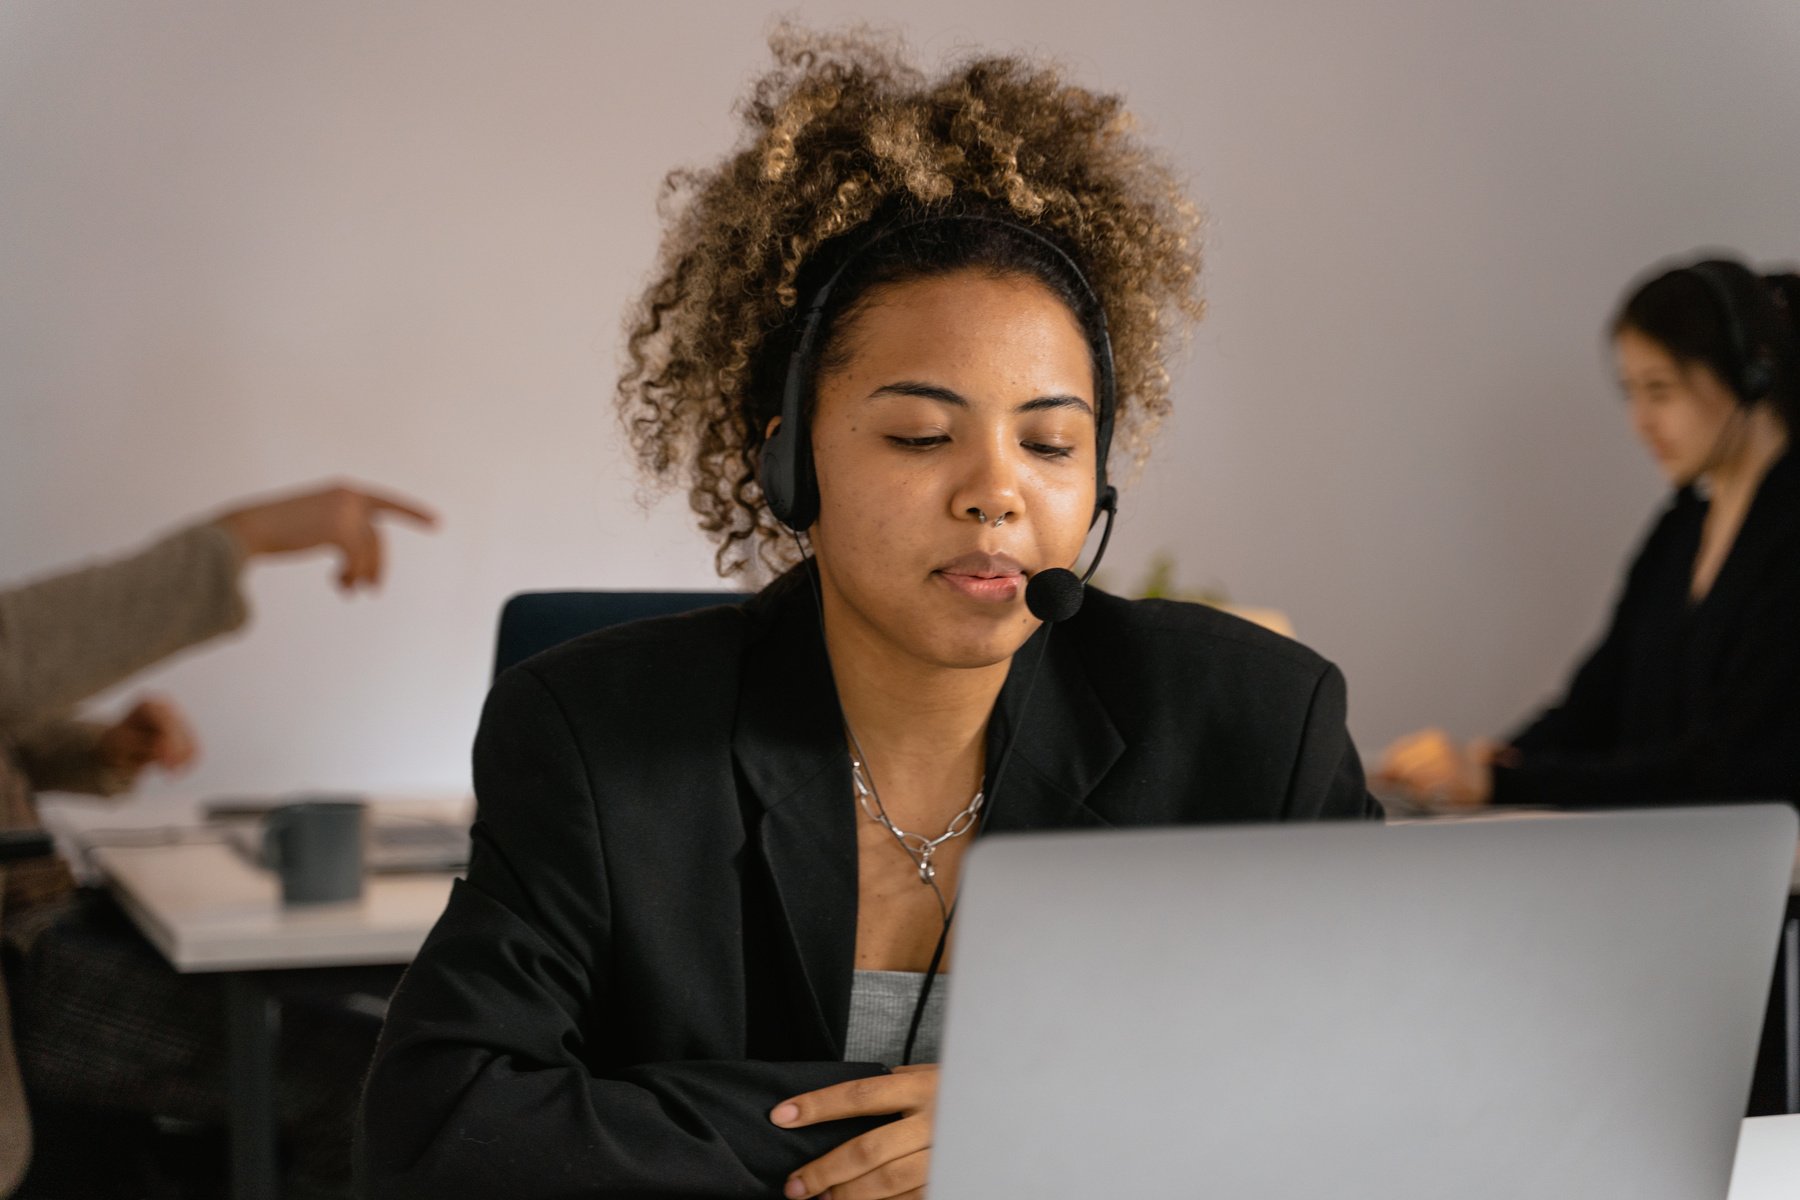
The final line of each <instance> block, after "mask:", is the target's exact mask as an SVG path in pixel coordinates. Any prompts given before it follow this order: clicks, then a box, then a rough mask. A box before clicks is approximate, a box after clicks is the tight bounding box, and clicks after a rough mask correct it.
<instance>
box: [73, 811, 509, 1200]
mask: <svg viewBox="0 0 1800 1200" xmlns="http://www.w3.org/2000/svg"><path fill="white" fill-rule="evenodd" d="M367 799H368V801H369V803H370V805H371V807H372V808H374V809H376V810H377V811H380V812H387V813H399V814H404V815H406V816H411V817H419V816H436V817H441V818H445V819H452V820H462V821H467V820H468V819H469V815H470V814H471V812H472V809H473V805H472V802H471V801H470V800H469V798H467V797H425V798H404V797H380V796H371V797H368V798H367ZM197 809H198V805H197V804H196V802H195V801H193V800H191V799H185V798H171V797H157V798H155V799H153V800H148V801H143V802H127V803H125V804H120V805H112V804H106V803H103V802H93V801H86V802H83V801H58V802H55V803H53V804H49V805H46V806H45V811H44V823H45V825H46V826H48V827H49V828H50V829H51V831H52V832H53V833H55V834H56V835H57V839H58V841H59V842H60V843H62V844H63V846H64V848H65V851H66V852H69V853H70V857H71V859H72V860H73V861H74V862H75V863H76V865H77V867H78V869H79V871H80V873H81V874H83V875H86V876H87V877H88V878H89V879H90V880H92V881H95V882H104V883H105V884H106V886H107V887H108V888H109V889H110V890H111V891H112V893H113V895H114V897H115V898H116V899H117V900H118V903H119V906H120V907H121V908H122V909H124V911H125V912H126V914H127V915H128V916H129V917H130V918H131V920H132V923H133V924H135V925H136V926H137V928H138V930H139V931H140V932H142V933H143V935H144V936H145V937H146V938H147V939H148V940H149V941H150V943H151V944H152V945H154V946H155V947H156V948H157V949H158V950H159V951H161V952H162V954H163V957H165V958H167V959H168V960H169V963H170V965H172V966H173V967H174V968H175V969H176V970H177V971H180V972H182V973H183V974H202V973H207V974H213V975H216V976H217V977H218V978H219V979H220V980H221V986H222V987H223V989H224V993H225V1006H226V1020H227V1023H228V1028H227V1030H226V1033H227V1039H228V1044H229V1060H228V1062H229V1074H230V1080H229V1088H230V1099H231V1106H230V1121H231V1168H232V1170H231V1190H232V1195H233V1196H234V1197H236V1198H237V1200H273V1197H274V1196H275V1195H276V1190H277V1188H276V1166H275V1164H276V1120H275V1101H274V1063H275V1042H276V1038H277V1036H278V1033H279V1022H280V1004H279V1002H278V1001H277V999H276V998H275V995H274V993H273V992H272V991H271V990H270V987H269V983H270V981H271V980H274V979H276V978H277V976H276V975H273V974H271V973H273V972H282V971H294V970H307V969H314V968H332V967H360V966H374V965H400V964H404V963H408V962H411V961H412V959H413V956H414V955H415V954H417V953H418V950H419V947H420V945H422V944H423V943H424V941H425V938H426V935H427V934H429V933H430V932H431V928H432V926H433V925H435V924H436V923H437V919H438V916H439V914H440V913H442V912H443V910H444V905H445V903H446V901H447V900H448V899H449V896H450V887H451V884H452V881H453V876H451V875H448V874H421V875H371V876H369V877H368V879H367V880H366V882H365V885H364V891H363V896H362V899H360V900H358V901H355V902H352V903H346V904H328V905H317V906H307V907H304V908H286V907H284V906H283V905H282V903H281V897H280V885H279V883H278V881H277V880H276V878H275V877H274V875H273V874H271V873H270V872H268V871H266V870H264V869H263V868H261V867H258V866H255V865H254V864H252V863H251V862H249V861H248V860H247V859H246V858H245V857H244V856H243V855H242V854H240V853H239V852H238V851H237V849H236V848H235V847H233V846H231V845H230V844H228V843H227V842H226V841H225V840H224V834H223V831H222V830H218V829H210V830H209V829H207V828H206V827H204V826H202V825H201V824H200V822H199V820H198V812H197ZM288 978H290V979H295V978H301V977H288ZM307 978H316V977H307Z"/></svg>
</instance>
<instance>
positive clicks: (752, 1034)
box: [363, 33, 1368, 1200]
mask: <svg viewBox="0 0 1800 1200" xmlns="http://www.w3.org/2000/svg"><path fill="white" fill-rule="evenodd" d="M775 50H776V57H777V60H778V61H777V66H776V68H775V70H774V71H773V72H772V73H771V74H769V75H768V76H767V77H765V78H764V79H763V80H761V81H760V82H759V83H758V84H757V85H756V87H755V89H754V91H753V92H752V94H751V98H750V100H749V101H748V103H747V104H746V105H745V108H744V112H745V116H746V119H747V125H748V129H747V132H746V137H745V141H744V144H743V145H742V147H741V148H740V149H739V150H738V152H737V153H736V154H734V155H733V156H731V157H730V158H728V159H727V160H726V161H725V162H724V163H722V164H721V165H719V166H718V167H715V168H713V169H711V170H707V171H694V172H678V173H676V174H675V175H674V176H672V177H671V180H670V199H671V201H672V203H673V208H674V214H673V217H672V220H671V224H670V228H669V230H668V233H667V236H666V239H665V241H664V244H663V250H662V260H661V266H660V269H659V272H658V274H657V276H656V278H655V279H654V280H653V281H652V283H651V284H650V287H649V289H648V291H647V293H646V295H645V298H644V301H643V303H642V305H641V307H640V309H639V311H638V313H637V315H636V317H635V318H634V320H633V323H632V325H631V328H630V336H629V343H628V345H629V366H628V369H627V371H626V373H625V376H624V379H623V381H622V383H621V388H620V400H621V407H622V412H623V415H624V419H625V421H626V423H627V427H628V428H629V430H630V432H631V435H632V437H633V440H634V443H635V445H636V447H637V450H638V452H639V455H640V457H641V460H642V461H643V463H644V465H645V466H646V468H648V470H649V471H650V472H651V473H653V474H655V475H657V476H660V477H662V478H664V479H669V480H674V481H679V482H683V483H685V484H686V485H687V487H688V492H689V497H690V500H691V502H692V504H693V507H694V509H695V511H696V512H697V513H698V514H699V516H700V520H701V525H702V527H703V528H705V529H706V530H707V531H708V532H710V533H711V534H712V535H713V536H714V537H715V538H716V539H717V541H718V543H719V565H720V568H721V570H722V572H724V573H728V574H729V573H732V572H740V571H750V572H752V573H754V572H756V571H759V570H762V569H766V568H774V569H786V570H785V573H784V574H782V575H781V577H780V578H778V579H777V580H776V581H775V582H774V583H772V584H771V585H770V586H768V587H767V588H765V589H764V590H763V591H762V592H761V593H760V594H758V595H757V596H756V597H755V598H753V599H752V600H751V601H750V602H749V603H748V604H747V605H745V606H744V607H743V608H741V609H740V608H724V609H713V610H707V611H704V612H701V613H697V614H692V615H690V616H686V617H679V618H672V619H668V620H660V621H652V622H642V623H638V624H635V625H631V626H625V627H621V628H618V629H615V630H609V631H604V632H601V633H599V634H595V635H591V636H589V637H587V638H584V639H580V640H578V641H576V642H573V643H570V644H568V645H565V646H563V647H560V648H558V649H556V650H553V651H551V652H549V653H547V654H545V655H541V656H539V657H538V658H536V659H533V660H531V661H530V662H528V663H526V664H524V665H523V666H521V667H519V668H515V669H514V670H512V671H510V672H508V673H507V674H506V675H504V676H503V677H502V678H501V679H500V680H499V681H498V682H497V683H496V685H495V688H494V691H493V693H492V695H491V696H490V698H489V700H488V705H487V709H486V711H485V713H484V715H483V719H482V727H481V731H480V733H479V734H478V736H477V739H476V747H475V784H476V791H477V795H478V798H479V806H480V808H479V812H480V816H479V820H478V822H477V824H476V827H475V845H476V848H475V852H474V857H473V861H472V863H471V866H470V871H469V876H468V880H467V882H466V884H463V885H459V887H458V888H457V890H456V892H455V894H454V896H453V898H452V900H451V903H450V906H449V908H448V910H447V911H446V913H445V915H444V917H443V919H442V920H441V921H440V923H439V925H438V927H437V929H436V930H435V931H434V932H433V934H432V936H431V938H430V940H429V941H428V943H427V944H426V946H425V948H424V949H423V951H422V952H421V954H420V956H419V958H418V960H417V961H416V962H415V964H414V965H413V967H412V969H411V971H410V972H409V973H408V976H407V979H406V982H405V983H404V985H403V986H402V988H401V990H400V991H399V993H398V994H397V995H396V997H395V999H394V1003H393V1008H392V1011H391V1015H390V1017H389V1021H388V1025H387V1028H386V1030H385V1031H384V1033H383V1038H382V1044H381V1047H380V1049H379V1051H378V1053H377V1057H376V1062H375V1065H374V1067H373V1071H372V1074H371V1077H370V1080H369V1085H368V1089H367V1092H366V1094H365V1097H364V1109H363V1122H364V1146H365V1156H364V1163H363V1166H364V1171H365V1175H366V1178H367V1180H368V1183H369V1187H370V1191H371V1192H372V1194H374V1195H378V1196H427V1195H429V1196H432V1197H443V1196H454V1195H471V1196H474V1195H479V1196H492V1195H508V1196H516V1197H532V1196H552V1195H584V1196H633V1197H642V1196H657V1195H668V1196H683V1197H694V1196H765V1195H770V1194H775V1193H782V1194H786V1195H788V1196H795V1197H799V1196H816V1195H819V1194H821V1193H823V1192H824V1191H826V1190H827V1189H830V1191H831V1194H832V1195H833V1196H834V1197H837V1198H838V1200H858V1198H865V1200H873V1198H878V1197H895V1196H916V1195H919V1194H920V1190H921V1189H922V1187H923V1185H924V1182H925V1176H926V1169H927V1165H928V1161H929V1148H930V1144H931V1134H932V1104H933V1098H934V1096H935V1090H936V1068H935V1067H934V1066H931V1065H930V1064H931V1062H932V1061H933V1060H934V1059H935V1057H936V1046H935V1041H936V1028H937V1024H938V1019H939V1018H938V1014H939V1012H940V1010H941V1005H942V999H943V995H944V992H943V989H941V988H940V989H935V990H934V989H931V988H929V987H928V986H927V985H928V984H929V982H930V981H931V979H932V978H933V977H934V973H935V972H936V971H937V970H939V969H940V968H941V967H942V966H943V963H944V961H945V960H944V959H943V957H942V950H943V947H944V943H945V941H946V939H947V936H948V930H949V923H948V919H947V913H948V911H949V906H950V904H951V902H952V901H953V900H954V897H955V892H956V883H957V877H958V871H959V867H960V864H961V861H962V856H963V854H964V852H965V851H966V849H967V847H968V844H969V841H970V838H971V835H972V834H973V832H974V831H975V829H976V828H977V826H980V827H981V828H982V829H983V830H992V829H1000V830H1019V829H1044V828H1082V827H1087V828H1093V827H1106V826H1116V825H1153V824H1174V823H1192V822H1200V821H1251V820H1279V819H1310V818H1315V817H1319V816H1326V815H1333V816H1361V815H1364V814H1365V813H1366V812H1367V811H1368V797H1367V793H1366V791H1365V789H1364V787H1363V783H1362V775H1361V768H1360V766H1359V764H1358V761H1357V757H1356V752H1355V750H1354V748H1353V747H1352V745H1351V743H1350V740H1349V737H1348V735H1347V734H1346V732H1345V729H1344V704H1345V700H1344V686H1343V680H1342V677H1341V676H1340V675H1339V673H1338V672H1337V670H1336V669H1335V668H1334V667H1332V666H1331V665H1330V664H1328V663H1326V662H1324V661H1323V660H1322V659H1320V658H1319V657H1318V656H1316V655H1314V654H1312V653H1311V652H1310V651H1308V650H1306V649H1304V648H1303V647H1301V646H1299V645H1297V644H1296V643H1293V642H1291V641H1288V640H1286V639H1283V638H1280V637H1277V636H1275V635H1272V634H1269V633H1266V632H1265V631H1262V630H1259V629H1256V628H1254V627H1251V626H1249V625H1247V624H1245V623H1243V622H1240V621H1236V620H1234V619H1232V618H1229V617H1226V616H1224V615H1222V614H1218V613H1216V612H1213V611H1211V610H1207V609H1203V608H1199V607H1197V606H1190V605H1181V604H1170V603H1160V602H1143V603H1138V604H1131V603H1127V602H1124V601H1120V600H1116V599H1113V598H1112V597H1109V596H1105V595H1103V594H1100V593H1097V592H1095V593H1090V594H1089V595H1088V596H1087V599H1086V603H1085V604H1083V605H1082V606H1081V608H1080V612H1079V614H1078V615H1075V616H1073V617H1072V618H1070V619H1067V620H1064V621H1062V622H1061V623H1060V624H1058V625H1057V626H1056V627H1055V634H1054V636H1049V630H1048V628H1046V627H1042V626H1041V625H1040V622H1039V620H1038V619H1037V618H1036V617H1034V616H1033V615H1032V613H1031V612H1030V611H1028V609H1027V607H1026V604H1025V594H1024V593H1025V591H1026V585H1027V582H1028V581H1029V580H1031V579H1032V577H1033V576H1037V575H1039V574H1041V573H1042V572H1045V571H1047V570H1050V569H1053V568H1067V567H1069V566H1070V565H1072V564H1073V563H1074V562H1075V560H1076V557H1077V555H1078V554H1079V553H1080V551H1081V548H1082V544H1083V542H1084V540H1085V539H1086V537H1087V535H1088V532H1089V530H1090V528H1091V526H1092V525H1093V524H1094V522H1095V521H1096V520H1097V519H1099V518H1100V517H1102V516H1103V515H1106V514H1107V512H1108V510H1110V507H1111V496H1112V493H1111V490H1110V488H1109V486H1108V484H1107V471H1106V468H1107V450H1108V448H1109V442H1110V443H1111V444H1112V445H1115V446H1122V447H1125V448H1126V449H1127V451H1128V452H1129V451H1131V450H1139V449H1142V448H1143V447H1144V446H1145V445H1147V442H1148V439H1149V436H1150V434H1151V432H1152V431H1153V429H1154V427H1155V424H1156V422H1157V420H1158V419H1159V418H1160V417H1161V416H1162V415H1163V414H1164V413H1165V411H1166V410H1167V408H1168V403H1169V402H1168V381H1167V375H1166V373H1165V369H1164V359H1165V352H1166V350H1167V348H1168V346H1169V345H1170V343H1171V341H1172V340H1173V339H1174V338H1175V337H1176V336H1177V335H1179V334H1180V333H1181V332H1182V331H1183V328H1184V327H1185V325H1186V324H1187V323H1188V322H1190V321H1191V320H1192V319H1193V318H1194V317H1196V316H1198V314H1199V310H1200V304H1199V300H1198V297H1197V294H1196V280H1197V276H1198V269H1199V262H1198V247H1197V244H1196V241H1195V230H1196V218H1195V215H1194V212H1193V210H1192V207H1191V206H1190V205H1189V204H1188V203H1187V201H1186V199H1185V198H1184V197H1183V195H1182V193H1181V191H1180V189H1179V188H1178V186H1177V185H1176V184H1175V182H1174V181H1173V179H1172V178H1171V176H1170V174H1169V173H1168V171H1167V170H1166V169H1165V168H1164V167H1162V166H1161V165H1160V163H1159V162H1158V161H1157V160H1156V159H1155V158H1154V157H1153V156H1152V155H1150V154H1149V152H1147V151H1146V150H1145V149H1144V147H1143V146H1142V145H1141V144H1140V143H1139V142H1138V141H1137V140H1136V139H1135V138H1134V137H1133V136H1132V134H1131V133H1130V130H1129V126H1128V123H1127V121H1126V119H1125V114H1124V113H1123V111H1122V108H1121V106H1120V103H1119V101H1118V99H1117V98H1116V97H1112V96H1106V95H1100V94H1096V93H1093V92H1090V91H1087V90H1085V89H1082V88H1079V87H1076V86H1073V85H1071V84H1069V83H1067V82H1066V81H1064V80H1063V79H1062V78H1060V77H1059V76H1058V75H1057V74H1056V73H1055V72H1053V71H1051V70H1049V69H1047V68H1045V67H1042V66H1039V65H1035V64H1032V63H1029V62H1025V61H1021V60H1018V59H1010V58H986V59H979V60H976V61H974V62H971V63H968V64H965V65H963V66H960V67H958V68H956V69H953V70H951V71H950V72H948V73H947V74H945V75H944V76H942V77H941V78H937V79H929V78H926V77H925V76H923V75H922V74H920V73H919V72H917V71H915V70H914V69H912V68H911V67H910V66H908V65H907V64H906V63H905V61H904V60H903V59H902V58H901V57H900V56H899V55H898V53H897V52H895V51H894V50H892V49H891V48H889V47H887V46H886V45H884V44H882V43H880V42H877V41H874V40H872V39H869V38H867V37H861V36H857V37H843V38H819V37H808V36H803V35H796V34H791V33H790V34H783V35H779V36H778V37H777V39H776V41H775ZM790 531H791V532H790ZM801 547H809V548H810V555H809V556H808V558H807V561H805V562H804V563H801V564H800V565H798V566H791V564H794V563H795V562H796V560H797V559H798V558H799V557H800V554H801V549H800V548H801ZM1077 592H1079V589H1077ZM1071 882H1072V885H1073V883H1074V881H1071ZM1054 1052H1055V1048H1054V1047H1046V1053H1051V1054H1053V1053H1054ZM1071 1086H1075V1085H1074V1084H1073V1083H1071Z"/></svg>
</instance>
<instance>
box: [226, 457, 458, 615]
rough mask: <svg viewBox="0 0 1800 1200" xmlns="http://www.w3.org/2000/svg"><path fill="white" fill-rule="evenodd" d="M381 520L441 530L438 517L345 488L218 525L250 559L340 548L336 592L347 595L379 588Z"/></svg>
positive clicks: (238, 514) (244, 512)
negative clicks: (395, 519)
mask: <svg viewBox="0 0 1800 1200" xmlns="http://www.w3.org/2000/svg"><path fill="white" fill-rule="evenodd" d="M382 514H392V515H395V516H398V517H401V518H403V519H405V520H408V521H411V522H413V523H414V524H416V525H419V526H422V527H424V528H430V527H432V526H434V525H436V524H437V517H436V516H435V515H433V514H432V513H431V512H430V511H429V510H427V509H425V508H423V507H421V506H420V505H418V504H417V503H414V502H412V501H407V500H401V499H399V498H398V497H395V496H389V495H382V494H379V493H377V492H373V491H369V490H367V489H365V488H360V487H353V486H350V485H347V484H339V485H336V486H333V487H326V488H321V489H319V490H317V491H312V492H304V493H301V494H300V495H296V496H286V497H283V498H281V499H277V500H267V501H263V502H261V503H258V504H251V505H248V506H246V507H244V508H239V509H235V510H233V511H231V512H228V513H226V514H225V515H224V516H222V517H220V518H218V524H219V526H220V527H221V528H223V529H224V530H225V532H227V533H229V534H230V535H231V536H232V537H233V538H235V539H237V543H238V546H239V547H240V548H241V549H242V550H243V553H244V557H245V558H247V559H248V558H255V557H257V556H258V555H264V554H296V553H299V552H300V551H302V550H311V549H313V548H314V547H316V546H335V547H337V549H338V553H339V556H340V561H339V564H338V577H337V582H338V587H340V588H341V589H343V590H344V591H346V592H348V591H351V590H353V589H354V588H356V587H357V586H358V585H359V584H361V585H365V586H368V587H374V586H375V585H377V584H379V583H380V582H381V567H382V546H381V533H380V530H379V529H378V527H377V526H376V524H375V518H376V517H377V516H380V515H382Z"/></svg>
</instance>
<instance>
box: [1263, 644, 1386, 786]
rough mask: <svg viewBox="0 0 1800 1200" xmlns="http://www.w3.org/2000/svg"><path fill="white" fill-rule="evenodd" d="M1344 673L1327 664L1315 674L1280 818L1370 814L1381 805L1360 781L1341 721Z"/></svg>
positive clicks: (1343, 715) (1353, 746) (1345, 705)
mask: <svg viewBox="0 0 1800 1200" xmlns="http://www.w3.org/2000/svg"><path fill="white" fill-rule="evenodd" d="M1347 714H1348V697H1347V693H1346V689H1345V686H1344V673H1343V672H1342V671H1340V670H1338V668H1337V667H1336V666H1335V665H1334V664H1331V663H1327V664H1326V665H1325V670H1324V671H1323V672H1322V673H1321V674H1320V675H1319V679H1318V682H1317V683H1316V684H1315V685H1314V687H1313V693H1312V699H1311V701H1310V703H1309V704H1308V705H1307V711H1306V723H1305V725H1304V727H1303V729H1302V732H1301V735H1300V748H1299V752H1298V754H1296V755H1295V758H1294V770H1293V773H1292V775H1291V776H1290V777H1289V780H1288V789H1287V797H1286V800H1285V802H1284V804H1283V807H1282V816H1281V819H1282V820H1284V821H1316V820H1329V819H1331V818H1340V819H1342V818H1349V819H1359V818H1371V817H1379V816H1380V815H1381V807H1380V805H1379V804H1378V803H1376V801H1375V798H1374V797H1373V796H1371V795H1370V794H1369V789H1368V785H1367V784H1366V783H1365V782H1364V780H1363V769H1362V759H1361V758H1360V757H1359V756H1358V755H1357V753H1356V744H1355V743H1354V742H1352V741H1351V740H1350V730H1349V729H1348V727H1347V726H1346V724H1345V719H1346V717H1347Z"/></svg>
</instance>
